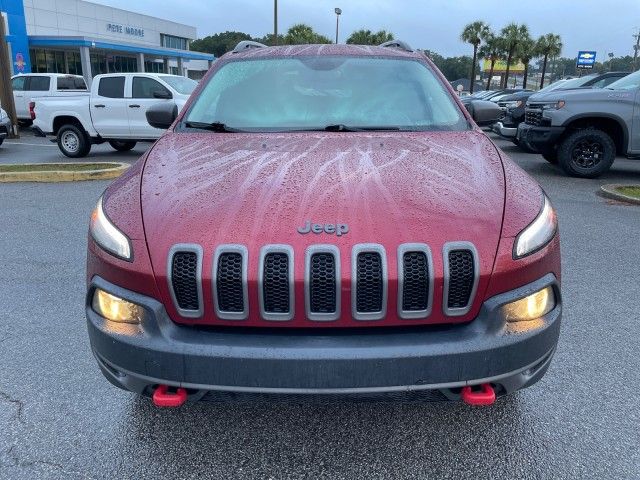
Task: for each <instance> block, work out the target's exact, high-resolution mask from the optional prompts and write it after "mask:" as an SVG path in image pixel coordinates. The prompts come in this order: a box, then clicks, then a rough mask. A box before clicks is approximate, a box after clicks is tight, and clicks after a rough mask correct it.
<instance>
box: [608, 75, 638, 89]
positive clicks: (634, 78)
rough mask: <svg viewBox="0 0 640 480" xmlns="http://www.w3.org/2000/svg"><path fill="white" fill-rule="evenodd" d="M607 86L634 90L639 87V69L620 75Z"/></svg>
mask: <svg viewBox="0 0 640 480" xmlns="http://www.w3.org/2000/svg"><path fill="white" fill-rule="evenodd" d="M607 88H610V89H612V90H635V89H636V88H640V70H638V71H637V72H635V73H631V74H629V75H627V76H626V77H622V78H621V79H620V80H616V81H615V82H613V83H612V84H610V85H609V86H608V87H607Z"/></svg>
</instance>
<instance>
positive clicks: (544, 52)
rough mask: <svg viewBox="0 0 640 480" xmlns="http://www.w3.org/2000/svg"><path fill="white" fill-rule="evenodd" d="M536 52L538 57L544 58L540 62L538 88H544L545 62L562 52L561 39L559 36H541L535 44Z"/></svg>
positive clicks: (552, 34)
mask: <svg viewBox="0 0 640 480" xmlns="http://www.w3.org/2000/svg"><path fill="white" fill-rule="evenodd" d="M536 50H537V51H538V55H541V56H543V57H544V59H543V60H542V78H541V79H540V88H542V87H544V74H545V73H546V72H547V60H548V59H549V57H557V56H558V55H560V52H561V51H562V39H561V38H560V35H556V34H554V33H547V34H546V35H543V36H541V37H540V38H539V39H538V41H537V42H536Z"/></svg>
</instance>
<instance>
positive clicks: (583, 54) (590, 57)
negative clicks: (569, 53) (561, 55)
mask: <svg viewBox="0 0 640 480" xmlns="http://www.w3.org/2000/svg"><path fill="white" fill-rule="evenodd" d="M595 63H596V52H593V51H587V50H581V51H579V52H578V61H577V62H576V68H579V69H584V70H591V69H592V68H593V66H594V65H595Z"/></svg>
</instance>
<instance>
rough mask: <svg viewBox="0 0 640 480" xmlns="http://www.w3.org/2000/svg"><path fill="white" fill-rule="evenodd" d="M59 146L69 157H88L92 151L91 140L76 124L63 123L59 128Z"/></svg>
mask: <svg viewBox="0 0 640 480" xmlns="http://www.w3.org/2000/svg"><path fill="white" fill-rule="evenodd" d="M58 148H59V149H60V151H61V152H62V153H63V154H64V155H66V156H67V157H69V158H80V157H86V156H87V155H88V154H89V152H90V151H91V140H90V139H89V136H88V135H87V134H86V133H85V132H83V131H82V130H81V129H80V128H78V127H76V126H75V125H63V126H62V127H60V130H58Z"/></svg>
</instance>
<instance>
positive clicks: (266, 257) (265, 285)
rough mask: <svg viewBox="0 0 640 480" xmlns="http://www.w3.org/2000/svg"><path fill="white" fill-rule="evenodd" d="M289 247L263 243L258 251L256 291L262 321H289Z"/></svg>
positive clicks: (291, 303) (291, 312) (291, 308)
mask: <svg viewBox="0 0 640 480" xmlns="http://www.w3.org/2000/svg"><path fill="white" fill-rule="evenodd" d="M293 267H294V263H293V249H292V248H291V247H290V246H288V245H267V246H265V247H262V249H261V251H260V270H259V272H258V274H259V277H258V294H259V297H260V299H259V300H260V313H261V315H262V318H263V319H265V320H291V319H292V318H293V315H294V312H295V309H294V292H293V286H294V279H293Z"/></svg>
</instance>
